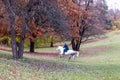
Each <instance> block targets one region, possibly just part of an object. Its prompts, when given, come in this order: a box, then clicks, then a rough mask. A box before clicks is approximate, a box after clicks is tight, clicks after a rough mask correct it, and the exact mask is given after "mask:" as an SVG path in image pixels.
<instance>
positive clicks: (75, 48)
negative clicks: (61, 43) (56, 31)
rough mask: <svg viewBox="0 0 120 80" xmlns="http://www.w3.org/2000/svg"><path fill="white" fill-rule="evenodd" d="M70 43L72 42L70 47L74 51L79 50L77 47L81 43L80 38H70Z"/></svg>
mask: <svg viewBox="0 0 120 80" xmlns="http://www.w3.org/2000/svg"><path fill="white" fill-rule="evenodd" d="M71 43H72V49H73V50H75V51H79V48H80V45H81V39H79V40H76V39H74V38H73V39H72V40H71Z"/></svg>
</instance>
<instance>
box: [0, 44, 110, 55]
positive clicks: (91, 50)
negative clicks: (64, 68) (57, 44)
mask: <svg viewBox="0 0 120 80" xmlns="http://www.w3.org/2000/svg"><path fill="white" fill-rule="evenodd" d="M107 49H109V47H108V46H100V47H94V48H87V49H81V50H80V56H86V55H88V54H90V53H96V52H100V51H105V50H107ZM0 51H1V52H7V53H11V52H12V51H11V50H10V49H5V48H4V49H3V48H0ZM24 54H27V55H31V56H38V57H43V56H44V57H57V56H58V55H59V54H58V52H55V53H53V52H51V53H50V52H49V53H47V52H34V53H30V52H27V51H25V52H24Z"/></svg>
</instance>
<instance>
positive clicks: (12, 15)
mask: <svg viewBox="0 0 120 80" xmlns="http://www.w3.org/2000/svg"><path fill="white" fill-rule="evenodd" d="M3 2H4V4H5V7H6V8H7V11H8V13H9V18H10V30H11V31H10V32H11V38H12V42H11V44H12V53H13V58H14V59H18V52H17V44H16V34H15V28H14V25H15V13H14V12H13V8H12V7H11V4H10V1H9V0H3Z"/></svg>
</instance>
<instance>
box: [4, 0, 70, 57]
mask: <svg viewBox="0 0 120 80" xmlns="http://www.w3.org/2000/svg"><path fill="white" fill-rule="evenodd" d="M3 2H4V5H5V6H6V9H7V12H8V13H9V18H10V19H9V20H10V30H11V31H10V32H11V37H12V52H13V58H15V59H20V58H22V57H23V52H24V39H25V36H26V33H27V32H30V31H33V32H32V34H31V35H32V36H33V35H34V34H36V33H37V32H39V31H37V29H35V32H34V30H30V27H29V25H28V22H29V20H30V19H32V20H35V24H36V26H32V27H35V28H37V27H38V26H39V27H42V28H45V27H47V26H45V25H46V24H47V22H49V23H50V24H51V25H52V26H54V27H53V28H54V29H55V30H56V31H58V30H59V29H61V31H62V30H63V31H65V30H66V27H67V26H68V24H67V23H66V22H65V19H64V17H63V16H62V13H61V11H60V8H59V7H58V6H57V2H56V1H54V0H49V1H48V0H3ZM16 16H19V17H20V18H21V24H22V25H21V27H19V28H20V35H19V36H20V42H17V41H16V30H15V27H18V26H16V21H15V18H16ZM64 26H66V27H64ZM37 36H38V35H37ZM32 46H33V45H32Z"/></svg>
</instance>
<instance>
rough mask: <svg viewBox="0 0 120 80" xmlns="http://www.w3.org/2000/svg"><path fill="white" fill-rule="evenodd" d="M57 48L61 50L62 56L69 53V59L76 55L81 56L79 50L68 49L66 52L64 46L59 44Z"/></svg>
mask: <svg viewBox="0 0 120 80" xmlns="http://www.w3.org/2000/svg"><path fill="white" fill-rule="evenodd" d="M56 50H59V51H60V53H59V54H60V57H61V56H63V55H69V59H68V61H69V60H70V59H71V57H73V58H75V56H77V57H79V51H74V50H68V51H67V52H65V53H64V54H63V52H64V48H63V47H62V46H58V47H57V48H56Z"/></svg>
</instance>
